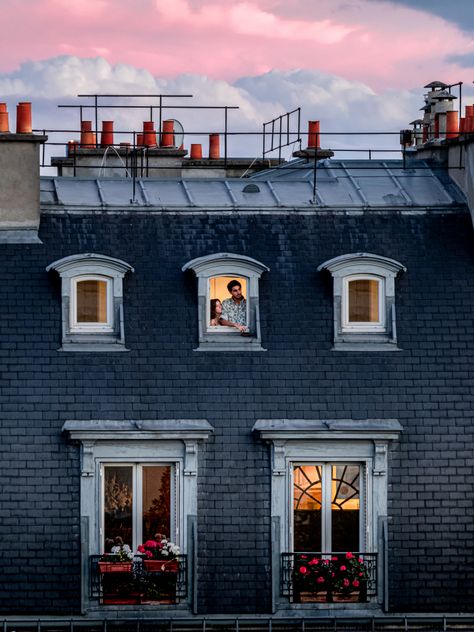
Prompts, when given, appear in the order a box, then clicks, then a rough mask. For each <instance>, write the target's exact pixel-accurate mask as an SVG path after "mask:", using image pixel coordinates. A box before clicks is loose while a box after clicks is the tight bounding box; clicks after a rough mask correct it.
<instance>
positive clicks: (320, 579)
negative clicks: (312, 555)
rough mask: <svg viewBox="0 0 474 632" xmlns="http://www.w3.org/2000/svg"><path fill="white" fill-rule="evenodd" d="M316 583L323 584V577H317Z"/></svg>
mask: <svg viewBox="0 0 474 632" xmlns="http://www.w3.org/2000/svg"><path fill="white" fill-rule="evenodd" d="M316 581H317V582H318V584H324V577H318V579H317V580H316Z"/></svg>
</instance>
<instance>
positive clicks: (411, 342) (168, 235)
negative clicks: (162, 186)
mask: <svg viewBox="0 0 474 632" xmlns="http://www.w3.org/2000/svg"><path fill="white" fill-rule="evenodd" d="M41 238H42V240H43V242H44V243H43V245H34V246H28V245H22V246H5V245H2V246H0V259H1V265H0V379H1V382H0V388H1V393H0V395H1V399H0V406H1V407H0V420H1V427H2V442H1V444H0V479H1V481H2V486H1V503H0V515H1V521H0V559H1V560H2V576H1V579H0V611H1V612H3V613H14V612H19V613H48V614H51V613H64V614H66V613H73V612H75V613H78V612H79V589H80V588H79V570H80V569H79V461H78V450H77V448H76V447H74V446H70V445H68V444H67V442H66V441H65V440H64V438H63V437H62V436H61V435H60V429H61V426H62V424H63V422H64V421H65V420H66V419H71V418H80V419H89V418H107V417H108V418H116V419H125V418H136V419H139V418H173V417H176V418H183V417H184V418H186V417H188V418H193V417H206V418H207V419H208V420H209V422H210V423H211V424H212V425H213V426H214V428H215V436H214V437H213V438H212V439H211V440H210V441H209V442H208V443H207V444H205V445H204V446H203V450H202V453H201V462H200V479H199V569H200V577H199V611H200V612H201V613H226V612H232V613H260V612H269V609H270V470H269V454H268V448H267V447H266V446H265V445H262V444H260V443H259V442H258V441H257V440H256V439H255V438H254V437H252V436H251V433H250V430H251V428H252V426H253V424H254V422H255V420H256V419H258V418H261V417H263V418H270V417H275V418H280V417H290V418H296V417H300V418H308V419H309V418H354V419H358V418H393V417H395V418H398V419H399V420H400V422H401V423H402V425H403V426H404V429H405V432H404V434H403V437H402V441H401V443H400V445H399V446H397V447H395V449H394V450H393V453H392V456H391V469H390V482H391V485H390V492H389V505H390V507H389V512H390V606H391V609H392V610H405V611H415V610H418V611H450V612H454V611H456V612H457V611H466V610H472V588H473V581H472V580H473V573H474V568H473V562H474V555H473V543H474V507H473V505H474V503H473V500H474V498H473V496H474V493H473V486H472V480H473V463H474V459H473V454H472V439H473V412H472V408H473V399H474V397H473V394H474V390H473V369H472V360H473V355H474V322H473V321H474V250H473V246H474V240H473V237H472V227H471V221H470V218H469V216H468V215H467V214H462V213H460V214H446V215H439V214H433V215H429V214H428V215H419V216H415V215H404V216H402V215H400V214H396V213H393V214H381V215H379V214H373V213H372V214H370V213H367V214H365V215H361V216H344V215H338V214H332V213H326V214H321V215H297V214H294V215H281V216H280V215H274V216H272V215H251V214H249V215H241V216H239V215H237V214H235V215H221V216H215V215H207V214H204V213H203V214H201V215H186V216H178V215H169V216H160V215H156V216H144V215H139V216H136V217H133V216H132V215H125V214H124V215H104V216H101V215H95V216H77V215H74V216H68V215H57V216H44V217H43V220H42V224H41ZM220 251H228V252H235V253H239V254H245V255H249V256H252V257H255V258H257V259H259V260H260V261H262V262H263V263H265V264H266V265H268V266H269V267H270V269H271V271H270V273H268V274H265V275H264V276H263V277H262V280H261V285H260V288H261V313H262V339H263V344H264V346H265V347H266V348H267V349H268V351H267V352H266V353H255V354H252V353H233V354H226V353H195V352H194V351H193V349H194V348H195V347H196V330H197V325H196V318H197V314H196V311H197V310H196V291H195V281H194V278H193V277H192V275H187V274H183V273H182V272H181V266H182V265H183V264H184V263H186V262H187V261H188V260H190V259H192V258H194V257H198V256H202V255H206V254H210V253H213V252H220ZM357 251H369V252H374V253H377V254H381V255H384V256H388V257H393V258H395V259H397V260H399V261H401V262H402V263H403V264H405V265H406V266H407V268H408V272H407V273H406V274H404V275H402V276H401V277H400V278H399V279H398V282H397V310H398V335H399V341H400V346H401V347H402V349H403V351H401V352H399V353H349V352H346V353H341V352H333V351H331V346H332V295H331V283H330V279H328V278H327V277H325V276H324V275H320V274H318V273H317V272H316V267H317V265H318V264H320V263H321V262H323V261H325V260H327V259H329V258H331V257H334V256H336V255H340V254H344V253H348V252H357ZM79 252H99V253H103V254H107V255H111V256H114V257H118V258H122V259H125V260H126V261H128V262H129V263H130V264H132V265H133V266H134V267H135V269H136V272H135V274H132V275H129V276H128V277H127V278H126V281H125V318H126V322H125V328H126V341H127V346H128V347H129V348H130V349H131V351H130V353H124V354H110V355H109V354H67V353H58V352H57V348H58V347H59V346H60V335H61V334H60V328H61V324H60V288H59V283H58V280H57V278H56V277H55V276H54V275H48V274H46V273H45V271H44V269H45V267H46V265H47V264H49V263H51V262H52V261H54V260H55V259H58V258H60V257H63V256H66V255H70V254H75V253H79Z"/></svg>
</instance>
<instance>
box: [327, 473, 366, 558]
mask: <svg viewBox="0 0 474 632" xmlns="http://www.w3.org/2000/svg"><path fill="white" fill-rule="evenodd" d="M331 492H332V493H331V498H332V503H331V522H332V546H331V549H332V551H337V552H339V551H342V552H344V551H346V552H347V551H351V552H354V551H359V550H360V549H359V546H360V542H359V530H360V528H359V527H360V466H359V465H333V466H332V488H331Z"/></svg>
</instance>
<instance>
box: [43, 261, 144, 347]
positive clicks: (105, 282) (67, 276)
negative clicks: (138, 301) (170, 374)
mask: <svg viewBox="0 0 474 632" xmlns="http://www.w3.org/2000/svg"><path fill="white" fill-rule="evenodd" d="M46 270H47V271H50V270H56V272H58V274H59V275H60V277H61V300H62V347H61V350H62V351H126V349H125V340H124V323H123V277H124V276H125V274H126V273H127V272H128V271H132V272H133V268H132V267H131V266H130V265H129V264H128V263H125V261H121V260H120V259H113V258H112V257H107V256H105V255H98V254H81V255H72V256H70V257H64V259H60V260H58V261H55V262H54V263H52V264H51V265H49V266H48V267H47V268H46Z"/></svg>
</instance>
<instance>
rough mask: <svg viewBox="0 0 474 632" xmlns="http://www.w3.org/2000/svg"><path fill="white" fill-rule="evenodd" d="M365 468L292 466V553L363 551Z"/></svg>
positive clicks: (356, 466) (322, 464)
mask: <svg viewBox="0 0 474 632" xmlns="http://www.w3.org/2000/svg"><path fill="white" fill-rule="evenodd" d="M365 471H366V466H365V464H364V465H361V464H359V463H293V464H292V465H291V471H290V475H291V477H292V485H291V488H292V489H291V491H292V497H293V503H292V504H293V511H292V512H291V514H290V520H291V522H290V532H291V535H290V540H291V541H292V545H293V546H292V550H293V551H321V552H331V551H337V552H346V551H361V550H365V516H366V512H365V511H364V509H365V489H364V486H363V483H364V480H365Z"/></svg>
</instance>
